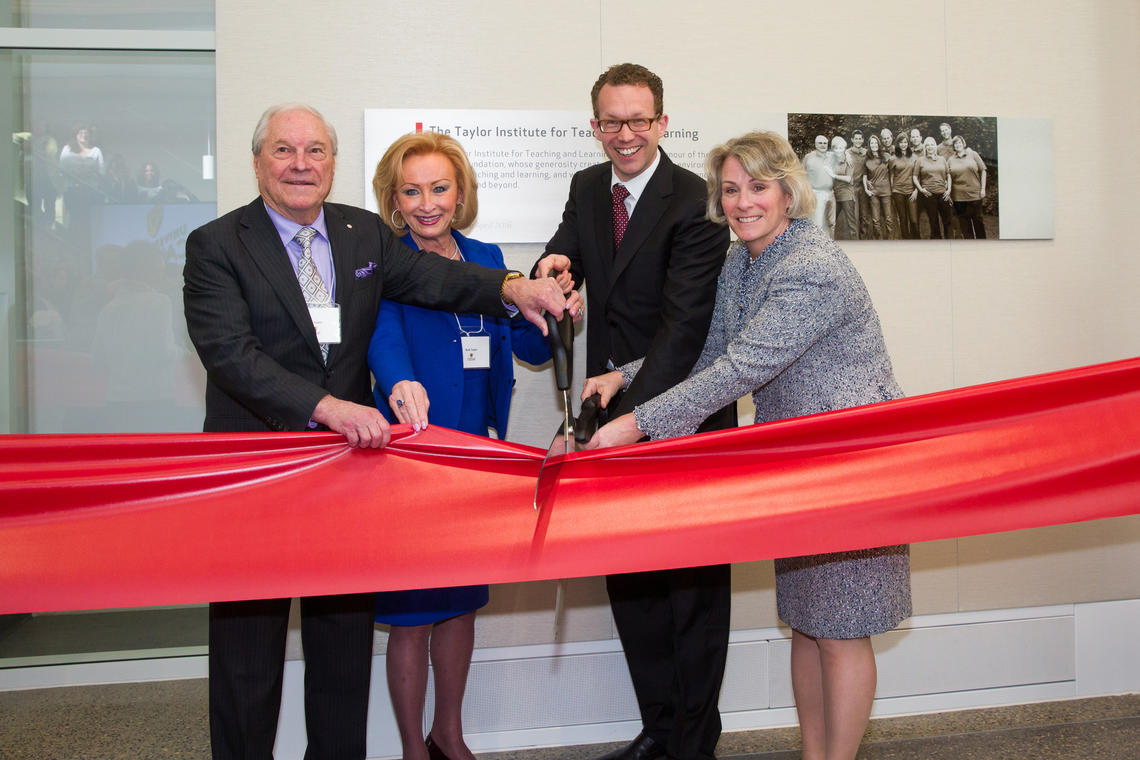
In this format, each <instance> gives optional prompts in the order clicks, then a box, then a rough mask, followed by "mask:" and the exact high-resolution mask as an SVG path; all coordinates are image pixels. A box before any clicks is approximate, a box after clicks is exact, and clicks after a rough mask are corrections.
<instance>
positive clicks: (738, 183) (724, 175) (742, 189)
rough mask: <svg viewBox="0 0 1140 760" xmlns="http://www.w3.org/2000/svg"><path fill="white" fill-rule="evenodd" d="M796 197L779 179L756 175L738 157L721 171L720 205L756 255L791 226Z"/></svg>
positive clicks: (730, 159)
mask: <svg viewBox="0 0 1140 760" xmlns="http://www.w3.org/2000/svg"><path fill="white" fill-rule="evenodd" d="M791 201H792V199H791V198H790V197H789V196H788V194H787V193H785V192H784V188H783V187H782V186H781V185H780V182H779V181H778V180H762V179H756V178H755V177H752V176H750V175H749V174H748V172H746V171H745V170H744V166H743V165H742V164H741V163H740V161H739V160H738V159H737V158H736V157H735V156H729V157H728V158H726V159H725V161H724V166H722V167H721V170H720V205H721V207H722V208H723V209H724V216H725V218H726V219H728V226H729V227H730V228H732V231H733V233H735V234H736V236H737V237H738V238H740V239H741V240H743V241H744V243H745V245H747V246H748V252H749V253H750V254H752V257H753V258H756V257H757V256H759V255H760V254H761V253H763V252H764V249H765V248H767V247H768V246H769V245H771V243H772V241H773V240H775V239H776V238H777V237H778V236H779V235H780V233H781V232H783V231H784V230H786V229H787V228H788V224H790V223H791V220H790V219H789V218H788V204H790V203H791Z"/></svg>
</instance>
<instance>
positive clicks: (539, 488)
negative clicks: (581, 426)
mask: <svg viewBox="0 0 1140 760" xmlns="http://www.w3.org/2000/svg"><path fill="white" fill-rule="evenodd" d="M567 445H568V444H567V443H566V434H565V433H563V432H562V431H561V430H559V431H558V432H557V433H555V434H554V440H553V441H551V443H550V448H548V449H547V450H546V456H544V457H543V458H542V464H541V465H540V466H539V468H538V482H537V483H535V486H534V508H535V510H536V511H539V512H541V511H542V508H543V506H545V505H546V502H547V501H548V499H549V497H550V494H551V492H552V491H553V490H554V486H555V484H556V483H557V482H558V471H559V470H561V469H562V460H561V459H559V460H558V461H557V462H550V459H551V457H555V458H557V457H560V456H562V455H563V454H565V453H566V452H567V450H568V449H567ZM569 445H570V446H573V444H569ZM569 450H571V451H572V450H573V449H572V448H571V449H569Z"/></svg>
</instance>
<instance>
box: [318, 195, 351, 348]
mask: <svg viewBox="0 0 1140 760" xmlns="http://www.w3.org/2000/svg"><path fill="white" fill-rule="evenodd" d="M325 229H326V230H328V233H329V247H330V248H331V249H332V260H333V271H334V272H336V302H337V303H338V304H340V306H341V312H340V318H341V320H342V323H341V329H342V331H343V328H344V323H343V320H344V318H345V313H344V305H345V304H348V303H351V301H350V299H351V297H352V291H353V289H354V288H355V287H356V256H355V253H356V241H357V238H356V235H354V234H353V229H352V225H351V224H349V223H348V220H347V219H346V218H345V217H344V215H343V214H342V213H340V211H338V210H337V209H336V208H335V207H333V206H329V205H327V204H326V205H325ZM343 339H344V336H343V334H342V335H341V340H342V341H343ZM339 348H340V344H336V345H331V346H329V363H330V364H331V363H332V356H333V353H334V352H335V351H337V350H338V349H339Z"/></svg>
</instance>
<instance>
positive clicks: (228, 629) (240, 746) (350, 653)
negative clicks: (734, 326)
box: [210, 594, 375, 760]
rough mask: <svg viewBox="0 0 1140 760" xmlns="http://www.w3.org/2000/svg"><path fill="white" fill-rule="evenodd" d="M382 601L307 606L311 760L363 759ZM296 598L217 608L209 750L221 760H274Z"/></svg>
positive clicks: (315, 600) (362, 597) (323, 600)
mask: <svg viewBox="0 0 1140 760" xmlns="http://www.w3.org/2000/svg"><path fill="white" fill-rule="evenodd" d="M374 599H375V594H352V595H347V596H314V597H305V598H302V599H301V642H302V646H303V647H304V652H305V729H306V731H307V733H308V748H307V749H306V750H305V760H362V759H363V758H364V755H365V749H366V746H365V745H366V736H367V728H368V686H369V682H370V678H371V669H372V615H373V604H374ZM290 601H291V600H289V599H260V600H256V601H242V602H214V603H212V604H210V746H211V748H212V751H213V757H214V758H215V760H239V759H240V760H272V757H273V742H274V739H275V737H276V735H277V715H278V712H279V710H280V708H281V681H282V675H283V671H284V667H285V634H286V632H287V629H288V626H289V603H290Z"/></svg>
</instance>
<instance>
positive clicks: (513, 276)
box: [499, 272, 523, 306]
mask: <svg viewBox="0 0 1140 760" xmlns="http://www.w3.org/2000/svg"><path fill="white" fill-rule="evenodd" d="M522 276H523V273H522V272H507V276H506V277H504V278H503V284H502V285H500V286H499V299H500V300H501V301H502V302H503V303H505V304H506V305H507V306H514V305H515V302H514V301H512V300H511V299H509V298H507V283H508V282H510V281H511V280H517V279H519V278H520V277H522Z"/></svg>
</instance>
